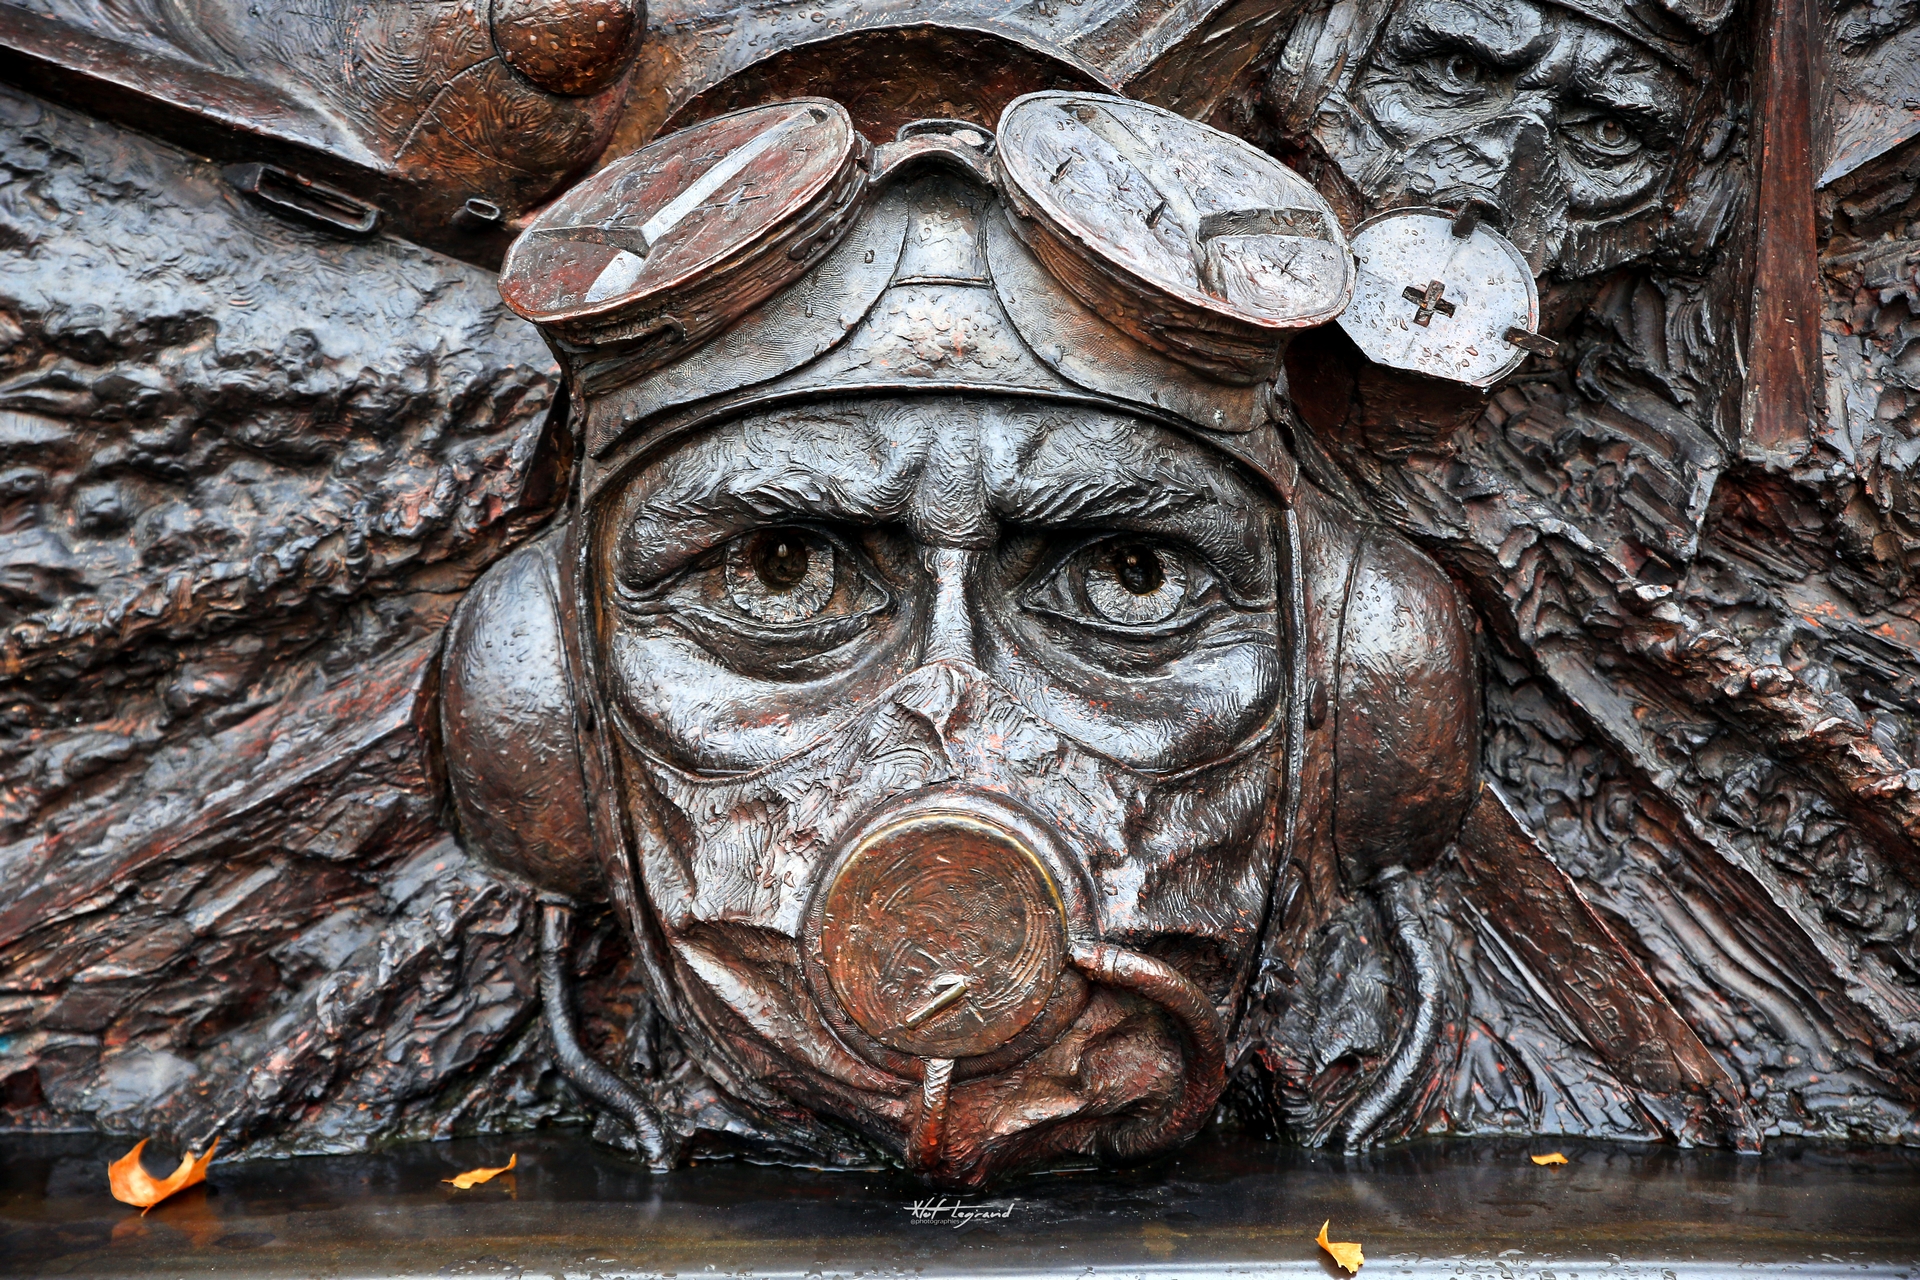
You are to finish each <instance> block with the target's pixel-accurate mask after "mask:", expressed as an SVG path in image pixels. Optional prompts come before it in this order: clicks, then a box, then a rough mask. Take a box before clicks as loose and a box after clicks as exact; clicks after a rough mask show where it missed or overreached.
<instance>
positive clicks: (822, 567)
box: [726, 528, 838, 623]
mask: <svg viewBox="0 0 1920 1280" xmlns="http://www.w3.org/2000/svg"><path fill="white" fill-rule="evenodd" d="M726 566H727V567H726V573H727V596H728V598H729V599H731V600H732V601H733V603H734V604H735V605H736V606H737V607H738V608H739V609H740V611H741V612H742V613H744V614H746V615H747V616H748V617H750V618H752V619H754V620H755V621H757V622H776V623H778V622H804V621H806V620H807V619H808V618H811V617H814V616H815V615H817V614H818V613H819V612H820V611H821V610H822V609H824V608H826V606H827V603H828V602H829V601H830V600H832V599H833V588H834V583H835V580H836V578H837V576H838V575H837V573H836V565H835V554H834V547H833V544H832V543H831V542H828V541H827V540H826V539H825V538H823V537H821V536H820V535H819V534H817V533H814V532H812V531H811V530H807V529H792V528H788V529H762V530H759V531H758V532H755V533H750V534H747V535H745V536H744V537H739V538H735V539H734V540H733V541H732V542H729V543H728V544H727V556H726Z"/></svg>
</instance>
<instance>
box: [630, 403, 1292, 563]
mask: <svg viewBox="0 0 1920 1280" xmlns="http://www.w3.org/2000/svg"><path fill="white" fill-rule="evenodd" d="M602 509H603V511H604V512H605V516H606V519H607V523H606V524H605V525H603V530H604V531H607V532H614V531H617V535H618V536H619V538H620V541H621V542H622V543H624V544H625V545H626V547H627V548H629V550H641V551H643V552H644V549H645V548H649V547H663V546H668V545H673V544H678V545H687V544H689V543H694V544H697V543H701V542H709V541H711V540H713V539H715V538H718V537H724V536H730V534H731V532H733V531H737V530H738V529H740V528H743V527H748V526H750V525H752V524H759V523H767V522H770V521H778V520H788V519H817V520H825V521H837V522H845V523H850V524H897V525H901V526H904V527H905V528H907V530H908V531H909V532H910V533H912V534H913V535H914V536H915V537H916V538H917V539H919V540H921V541H923V542H926V543H928V544H930V545H951V546H984V545H986V544H987V543H989V542H990V541H991V540H992V539H993V538H994V537H995V536H996V533H997V531H998V529H999V528H1000V527H1001V526H1004V525H1010V524H1011V525H1019V526H1023V527H1061V528H1064V527H1075V526H1086V527H1115V528H1128V527H1145V526H1147V525H1153V524H1160V523H1164V522H1166V521H1169V520H1173V521H1185V522H1191V523H1195V524H1198V525H1201V526H1210V527H1212V528H1213V532H1214V534H1215V535H1216V536H1218V535H1219V534H1221V533H1224V532H1225V529H1224V526H1228V525H1233V526H1245V525H1255V526H1258V527H1259V528H1260V529H1261V530H1264V529H1265V528H1266V526H1267V523H1268V521H1269V520H1270V519H1271V518H1272V516H1273V514H1274V513H1275V512H1277V511H1278V510H1279V504H1278V502H1277V501H1276V500H1275V499H1274V498H1273V497H1271V496H1269V495H1268V493H1267V492H1266V491H1265V489H1264V486H1262V485H1261V484H1260V483H1259V482H1258V481H1256V480H1255V479H1254V478H1253V477H1251V476H1250V475H1249V474H1247V473H1246V472H1245V471H1244V470H1243V469H1242V468H1241V467H1240V465H1239V464H1237V463H1235V462H1234V461H1232V460H1231V459H1230V458H1228V457H1227V456H1226V455H1225V454H1223V453H1221V452H1219V451H1217V450H1215V449H1212V448H1209V447H1208V446H1207V445H1205V444H1203V443H1200V442H1198V441H1195V440H1192V439H1190V438H1188V437H1185V436H1183V435H1180V434H1179V433H1177V432H1174V431H1172V430H1169V429H1168V428H1166V427H1163V426H1160V425H1158V424H1155V423H1152V422H1148V421H1145V420H1142V419H1139V418H1134V417H1131V416H1129V415H1126V414H1123V413H1116V412H1111V411H1107V410H1103V409H1099V408H1094V407H1090V406H1084V405H1074V404H1058V403H1051V402H1046V401H1033V400H1023V399H1017V398H1003V397H986V396H982V397H970V396H959V395H937V396H925V397H902V398H891V397H875V398H857V399H854V398H850V399H845V400H833V401H827V402H823V403H818V404H812V405H805V406H797V407H786V408H780V409H774V410H768V411H764V412H760V413H755V414H752V415H749V416H746V417H742V418H738V419H735V420H733V421H731V422H728V423H726V424H724V425H721V426H717V427H713V428H710V429H708V430H706V431H705V432H703V433H702V434H700V435H698V436H696V437H693V438H691V439H687V440H683V441H681V442H680V443H678V444H677V445H676V446H674V447H672V448H670V449H668V450H666V451H665V452H664V453H662V454H660V455H658V456H656V457H654V458H653V459H651V460H650V461H649V462H648V463H647V464H645V465H644V466H642V467H640V468H639V469H637V470H635V471H634V472H632V473H631V474H630V475H628V476H627V477H626V478H625V479H624V481H623V482H622V483H620V484H618V485H616V486H614V487H613V494H612V497H611V499H610V500H609V501H608V502H607V503H605V504H603V508H602ZM1203 540H1209V539H1203Z"/></svg>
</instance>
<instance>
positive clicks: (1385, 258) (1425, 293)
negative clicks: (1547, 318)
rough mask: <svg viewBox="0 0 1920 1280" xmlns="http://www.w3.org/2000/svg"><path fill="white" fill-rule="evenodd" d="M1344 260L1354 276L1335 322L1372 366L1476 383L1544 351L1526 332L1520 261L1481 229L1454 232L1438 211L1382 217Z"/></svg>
mask: <svg viewBox="0 0 1920 1280" xmlns="http://www.w3.org/2000/svg"><path fill="white" fill-rule="evenodd" d="M1353 256H1354V260H1355V261H1356V262H1357V263H1358V264H1359V269H1360V276H1359V280H1358V281H1357V282H1356V283H1355V285H1354V290H1353V302H1352V304H1351V305H1350V306H1348V308H1347V309H1346V311H1345V312H1344V313H1343V314H1342V315H1341V316H1340V327H1341V328H1342V329H1345V330H1346V331H1347V336H1348V337H1350V338H1352V339H1353V341H1354V345H1356V346H1358V347H1359V348H1360V350H1361V351H1362V352H1364V353H1365V354H1366V356H1367V358H1368V359H1369V360H1372V361H1373V362H1374V363H1375V364H1383V365H1386V366H1388V367H1389V368H1393V369H1406V370H1410V371H1412V372H1414V373H1424V374H1426V375H1428V376H1429V377H1434V378H1445V379H1447V380H1448V381H1451V382H1464V383H1466V384H1467V385H1469V386H1475V387H1485V386H1491V385H1492V384H1493V383H1495V382H1498V381H1499V380H1500V379H1502V378H1504V377H1506V376H1507V375H1508V374H1509V373H1512V372H1513V371H1514V370H1515V369H1517V368H1519V367H1520V362H1521V361H1522V360H1524V359H1526V357H1527V355H1528V354H1529V353H1530V352H1542V353H1544V352H1547V351H1551V350H1552V349H1553V343H1552V342H1549V341H1547V340H1546V339H1543V338H1541V337H1539V336H1538V335H1537V334H1536V333H1535V332H1534V330H1535V329H1536V328H1538V326H1539V324H1540V294H1539V292H1538V291H1537V290H1536V289H1535V288H1534V283H1533V273H1532V272H1531V271H1529V270H1528V269H1527V260H1526V259H1525V258H1523V257H1521V256H1520V251H1519V250H1518V249H1516V248H1514V246H1513V243H1512V242H1511V241H1509V240H1508V239H1507V238H1506V237H1505V236H1502V235H1500V234H1498V233H1497V232H1494V231H1492V230H1490V229H1489V228H1487V227H1484V226H1478V227H1475V228H1474V229H1473V230H1472V231H1471V232H1470V233H1469V234H1467V235H1464V236H1461V235H1455V234H1454V230H1453V217H1452V215H1450V214H1446V213H1442V212H1440V211H1438V210H1432V209H1402V210H1398V211H1396V212H1393V213H1383V214H1381V215H1380V216H1379V217H1377V218H1370V219H1368V220H1367V221H1366V222H1363V223H1361V224H1360V226H1359V227H1358V228H1357V229H1356V230H1355V231H1354V233H1353Z"/></svg>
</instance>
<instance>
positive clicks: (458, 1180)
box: [440, 1151, 520, 1191]
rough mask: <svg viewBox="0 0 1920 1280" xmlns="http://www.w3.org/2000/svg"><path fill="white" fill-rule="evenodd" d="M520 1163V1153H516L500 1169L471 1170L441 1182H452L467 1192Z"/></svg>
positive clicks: (443, 1179)
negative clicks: (470, 1188)
mask: <svg viewBox="0 0 1920 1280" xmlns="http://www.w3.org/2000/svg"><path fill="white" fill-rule="evenodd" d="M518 1163H520V1153H519V1152H517V1151H516V1152H514V1153H513V1154H512V1155H510V1156H508V1157H507V1162H506V1163H505V1164H503V1165H501V1166H500V1167H499V1168H498V1169H469V1170H467V1171H466V1172H465V1173H458V1174H455V1175H454V1176H453V1177H451V1178H442V1179H440V1181H442V1182H451V1183H452V1184H453V1185H454V1186H456V1187H458V1188H460V1189H461V1190H462V1191H465V1190H467V1189H468V1188H469V1187H477V1186H479V1185H480V1184H481V1183H483V1182H491V1181H493V1179H494V1178H496V1177H498V1176H499V1175H500V1174H503V1173H505V1172H506V1171H507V1170H509V1169H511V1168H513V1166H514V1165H516V1164H518Z"/></svg>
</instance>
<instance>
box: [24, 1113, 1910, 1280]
mask: <svg viewBox="0 0 1920 1280" xmlns="http://www.w3.org/2000/svg"><path fill="white" fill-rule="evenodd" d="M125 1146H126V1144H125V1142H124V1141H123V1140H119V1139H110V1140H103V1139H99V1138H95V1137H92V1136H60V1137H13V1138H7V1139H5V1140H4V1141H0V1275H9V1276H12V1275H43V1276H186V1275H202V1276H206V1275H212V1276H231V1277H239V1276H258V1277H363V1276H364V1277H374V1276H477V1277H491V1276H501V1277H527V1278H528V1280H531V1278H533V1277H542V1278H544V1277H568V1278H569V1280H572V1278H574V1277H579V1278H582V1280H584V1278H585V1277H591V1276H598V1277H601V1278H602V1280H615V1278H616V1277H656V1276H658V1277H665V1276H674V1277H682V1278H686V1277H700V1276H753V1277H756V1280H767V1278H769V1277H780V1276H793V1277H808V1278H809V1280H830V1278H832V1277H840V1276H847V1277H851V1276H866V1277H921V1278H926V1280H932V1278H936V1277H946V1276H962V1275H983V1276H993V1277H1004V1278H1006V1280H1013V1278H1015V1277H1020V1278H1023V1280H1024V1278H1026V1277H1040V1276H1061V1277H1077V1278H1096V1280H1108V1278H1112V1280H1122V1278H1124V1280H1158V1278H1160V1277H1176V1276H1179V1277H1184V1276H1209V1277H1221V1278H1222V1280H1225V1278H1226V1277H1247V1278H1250V1280H1262V1278H1265V1277H1281V1276H1287V1277H1292V1276H1331V1275H1340V1274H1343V1273H1340V1272H1337V1271H1335V1270H1334V1268H1333V1267H1332V1265H1331V1263H1330V1262H1328V1261H1327V1260H1326V1259H1324V1257H1323V1256H1321V1255H1320V1253H1319V1250H1318V1249H1317V1248H1316V1247H1315V1246H1314V1244H1313V1243H1312V1238H1313V1236H1314V1234H1315V1232H1317V1231H1318V1230H1319V1227H1320V1224H1321V1222H1322V1221H1323V1220H1326V1219H1331V1220H1332V1224H1333V1227H1332V1237H1333V1238H1334V1239H1336V1240H1358V1241H1360V1242H1361V1243H1362V1244H1363V1245H1364V1247H1365V1249H1366V1255H1367V1263H1366V1266H1365V1267H1364V1268H1363V1270H1362V1271H1361V1275H1362V1276H1363V1277H1366V1278H1368V1280H1386V1278H1387V1277H1406V1276H1448V1277H1459V1278H1461V1280H1467V1278H1469V1277H1473V1278H1480V1277H1484V1278H1486V1280H1496V1278H1497V1280H1531V1278H1536V1277H1537V1278H1538V1280H1692V1278H1694V1277H1707V1276H1732V1275H1740V1276H1746V1275H1754V1274H1767V1275H1772V1274H1778V1275H1783V1276H1784V1275H1791V1276H1798V1277H1808V1276H1888V1277H1913V1276H1920V1152H1915V1151H1911V1150H1898V1149H1891V1148H1877V1149H1843V1148H1835V1147H1817V1146H1805V1147H1799V1148H1787V1147H1784V1146H1782V1147H1779V1148H1770V1149H1769V1152H1768V1154H1767V1155H1766V1156H1765V1157H1762V1158H1751V1157H1745V1158H1743V1157H1739V1156H1734V1155H1731V1154H1727V1153H1724V1152H1719V1151H1680V1150H1675V1149H1672V1148H1665V1147H1630V1146H1617V1145H1616V1146H1609V1145H1605V1144H1597V1143H1582V1142H1578V1141H1573V1140H1559V1139H1541V1140H1538V1141H1531V1142H1510V1141H1499V1142H1474V1143H1466V1142H1453V1143H1445V1144H1416V1145H1414V1146H1410V1147H1404V1148H1400V1149H1396V1150H1393V1151H1390V1152H1386V1153H1383V1154H1377V1155H1370V1156H1366V1157H1361V1158H1345V1157H1340V1156H1335V1155H1329V1154H1320V1153H1311V1152H1305V1151H1302V1150H1299V1149H1296V1148H1284V1147H1277V1146H1273V1145H1269V1144H1265V1143H1257V1142H1252V1141H1248V1140H1245V1139H1238V1138H1229V1137H1208V1138H1205V1139H1203V1140H1202V1141H1201V1142H1200V1143H1198V1144H1196V1145H1194V1146H1190V1147H1188V1148H1186V1149H1185V1150H1184V1151H1182V1152H1181V1153H1180V1154H1179V1155H1177V1156H1175V1157H1173V1158H1170V1159H1167V1160H1164V1161H1162V1162H1160V1163H1158V1164H1156V1165H1152V1166H1149V1167H1146V1168H1143V1169H1138V1170H1133V1171H1130V1172H1126V1173H1121V1174H1115V1173H1100V1174H1096V1173H1071V1174H1054V1175H1051V1176H1044V1177H1031V1178H1026V1179H1022V1180H1018V1181H1015V1182H1012V1183H1009V1184H1007V1185H1005V1186H1002V1187H999V1188H997V1189H995V1190H994V1191H992V1192H991V1193H989V1194H987V1195H984V1196H980V1197H968V1198H956V1197H946V1198H942V1197H939V1196H937V1195H929V1194H928V1193H927V1192H925V1191H923V1190H922V1189H920V1188H919V1187H918V1185H917V1184H915V1183H914V1182H912V1181H911V1180H909V1179H907V1178H906V1177H905V1176H903V1175H900V1174H897V1173H893V1172H868V1173H825V1172H814V1171H808V1170H796V1169H791V1168H772V1167H765V1166H755V1165H750V1164H745V1163H712V1164H703V1165H697V1166H695V1167H693V1168H690V1169H685V1170H681V1171H679V1172H676V1173H672V1174H668V1175H665V1176H654V1175H650V1174H648V1173H646V1172H645V1171H643V1170H639V1169H636V1168H635V1167H633V1166H632V1165H631V1164H628V1163H626V1162H623V1161H622V1160H621V1159H620V1158H618V1157H617V1156H615V1155H612V1154H609V1153H608V1152H606V1151H605V1150H604V1149H601V1148H595V1147H593V1146H591V1145H590V1144H589V1143H588V1142H587V1141H586V1140H585V1139H584V1138H583V1137H581V1136H578V1135H576V1134H571V1133H565V1132H562V1133H553V1132H549V1133H546V1134H542V1135H538V1136H533V1135H523V1136H521V1137H518V1138H513V1139H508V1138H488V1139H473V1140H457V1141H450V1142H438V1143H421V1144H410V1145H402V1146H396V1147H393V1148H391V1149H389V1150H387V1151H384V1152H381V1153H378V1154H375V1155H367V1156H351V1157H308V1158H301V1159H290V1160H274V1161H242V1162H234V1163H231V1164H225V1165H216V1166H214V1168H213V1171H212V1174H211V1176H210V1178H209V1183H208V1185H207V1186H206V1187H205V1188H204V1189H202V1188H196V1189H193V1190H189V1191H187V1192H184V1193H182V1194H180V1195H179V1196H177V1197H175V1198H174V1199H173V1200H170V1201H168V1202H166V1203H164V1204H162V1205H160V1206H159V1207H157V1208H155V1209H154V1210H153V1211H152V1213H150V1214H149V1215H148V1216H146V1217H145V1218H142V1217H141V1216H140V1215H139V1213H138V1212H137V1211H136V1210H133V1209H130V1208H128V1207H126V1206H124V1205H120V1204H117V1203H115V1202H114V1201H113V1200H111V1199H109V1198H108V1196H107V1193H106V1179H105V1166H106V1163H107V1161H108V1160H109V1159H111V1158H112V1157H114V1156H117V1155H119V1154H122V1152H123V1151H124V1148H125ZM1552 1150H1560V1151H1563V1152H1564V1153H1565V1154H1566V1156H1567V1158H1568V1163H1567V1164H1566V1165H1565V1166H1563V1167H1549V1168H1540V1167H1536V1166H1535V1165H1533V1164H1532V1163H1531V1162H1530V1161H1529V1159H1528V1156H1529V1155H1532V1154H1540V1153H1544V1152H1547V1151H1552ZM510 1153H511V1154H516V1155H517V1156H518V1164H517V1167H516V1169H515V1171H514V1172H513V1173H512V1174H510V1175H504V1176H502V1177H499V1178H496V1179H495V1180H494V1181H493V1182H491V1183H488V1184H486V1185H484V1186H480V1187H476V1188H474V1189H473V1190H470V1191H464V1192H462V1191H455V1190H454V1189H453V1188H451V1187H449V1186H446V1185H444V1184H443V1183H442V1182H441V1181H440V1180H441V1179H443V1178H447V1177H451V1176H452V1175H453V1174H455V1173H457V1172H460V1171H461V1170H464V1169H467V1168H471V1167H474V1166H477V1165H500V1164H504V1163H506V1160H507V1157H508V1155H509V1154H510ZM172 1154H173V1153H170V1152H165V1153H163V1152H155V1151H152V1150H150V1151H149V1153H148V1158H149V1163H150V1166H151V1167H153V1168H162V1167H163V1166H164V1167H171V1165H170V1163H169V1161H170V1157H171V1156H172Z"/></svg>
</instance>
